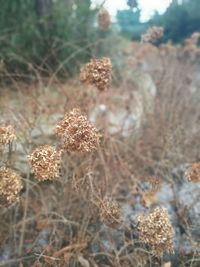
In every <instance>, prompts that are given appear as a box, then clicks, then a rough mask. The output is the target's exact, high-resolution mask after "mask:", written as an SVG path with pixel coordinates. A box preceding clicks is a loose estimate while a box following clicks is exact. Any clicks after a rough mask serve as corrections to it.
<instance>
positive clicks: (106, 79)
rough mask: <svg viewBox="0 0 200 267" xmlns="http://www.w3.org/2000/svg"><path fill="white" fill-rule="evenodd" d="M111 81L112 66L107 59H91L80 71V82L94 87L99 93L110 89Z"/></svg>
mask: <svg viewBox="0 0 200 267" xmlns="http://www.w3.org/2000/svg"><path fill="white" fill-rule="evenodd" d="M111 79H112V64H111V61H110V59H109V58H106V57H104V58H101V59H91V60H90V62H89V63H87V64H86V65H85V66H84V67H83V68H82V69H81V73H80V80H81V82H83V83H87V84H91V85H94V86H95V87H96V88H97V89H98V90H100V91H105V90H107V89H108V88H109V87H110V85H111Z"/></svg>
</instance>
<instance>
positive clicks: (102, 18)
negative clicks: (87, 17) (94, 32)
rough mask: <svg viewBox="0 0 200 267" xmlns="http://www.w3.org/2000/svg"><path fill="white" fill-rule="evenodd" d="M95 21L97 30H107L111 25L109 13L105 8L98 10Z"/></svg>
mask: <svg viewBox="0 0 200 267" xmlns="http://www.w3.org/2000/svg"><path fill="white" fill-rule="evenodd" d="M97 21H98V26H99V28H101V29H102V30H104V31H106V30H108V29H109V27H110V25H111V19H110V14H109V12H108V11H107V10H106V9H105V8H102V9H100V11H99V13H98V16H97Z"/></svg>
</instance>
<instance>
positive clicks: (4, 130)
mask: <svg viewBox="0 0 200 267" xmlns="http://www.w3.org/2000/svg"><path fill="white" fill-rule="evenodd" d="M15 140H16V135H15V129H14V128H13V126H12V125H8V126H1V127H0V145H6V144H9V143H12V142H13V141H15Z"/></svg>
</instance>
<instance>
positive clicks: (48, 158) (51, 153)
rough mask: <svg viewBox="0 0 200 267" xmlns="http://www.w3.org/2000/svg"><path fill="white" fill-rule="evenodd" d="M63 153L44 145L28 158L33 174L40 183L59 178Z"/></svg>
mask: <svg viewBox="0 0 200 267" xmlns="http://www.w3.org/2000/svg"><path fill="white" fill-rule="evenodd" d="M61 154H62V151H61V150H59V151H57V150H56V149H55V148H54V147H52V146H49V145H44V146H40V147H38V148H36V149H35V150H34V151H33V152H32V154H31V155H30V156H29V157H28V158H29V163H30V166H31V169H32V171H33V173H34V174H35V176H36V178H37V179H38V180H39V181H45V180H53V179H55V178H57V177H58V176H59V168H60V163H61Z"/></svg>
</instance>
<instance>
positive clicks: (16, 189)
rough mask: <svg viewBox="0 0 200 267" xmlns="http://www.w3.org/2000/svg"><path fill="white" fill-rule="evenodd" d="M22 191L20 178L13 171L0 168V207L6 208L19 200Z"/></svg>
mask: <svg viewBox="0 0 200 267" xmlns="http://www.w3.org/2000/svg"><path fill="white" fill-rule="evenodd" d="M21 189H22V181H21V177H20V176H19V175H18V174H17V173H15V172H14V171H13V170H11V169H9V168H6V167H1V168H0V206H7V205H10V204H12V203H14V202H16V201H18V200H19V193H20V191H21Z"/></svg>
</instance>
